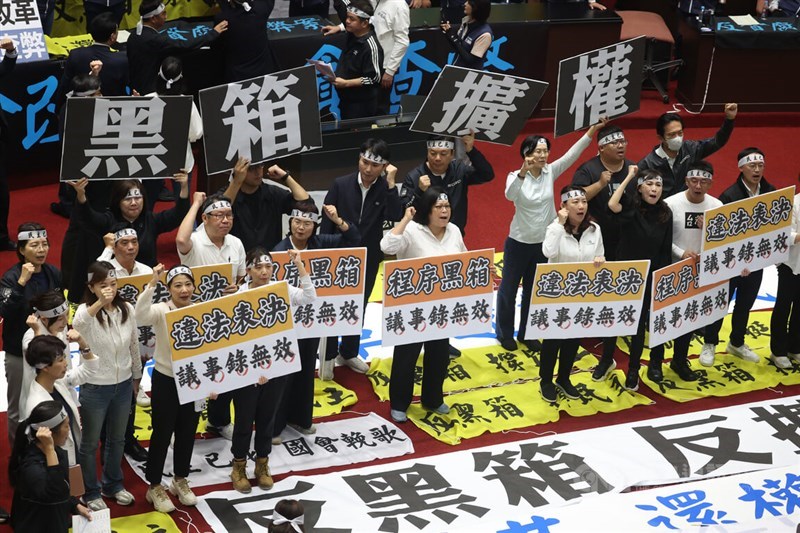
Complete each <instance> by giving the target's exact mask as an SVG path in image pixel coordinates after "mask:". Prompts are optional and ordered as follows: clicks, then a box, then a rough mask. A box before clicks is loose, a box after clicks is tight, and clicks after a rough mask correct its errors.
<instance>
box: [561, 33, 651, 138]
mask: <svg viewBox="0 0 800 533" xmlns="http://www.w3.org/2000/svg"><path fill="white" fill-rule="evenodd" d="M645 41H646V39H645V38H644V37H637V38H635V39H630V40H628V41H623V42H621V43H617V44H613V45H611V46H606V47H604V48H599V49H597V50H592V51H591V52H586V53H584V54H581V55H579V56H574V57H570V58H567V59H562V60H561V62H559V64H558V87H557V90H556V120H555V135H556V137H558V136H560V135H566V134H567V133H570V132H573V131H578V130H581V129H584V128H588V127H589V126H591V125H592V124H597V123H598V122H600V117H603V116H605V117H608V118H615V117H620V116H622V115H627V114H629V113H633V112H635V111H638V110H639V100H640V95H641V92H642V68H643V66H644V51H645V44H646V43H645Z"/></svg>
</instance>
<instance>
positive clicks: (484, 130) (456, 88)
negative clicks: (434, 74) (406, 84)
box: [411, 65, 549, 146]
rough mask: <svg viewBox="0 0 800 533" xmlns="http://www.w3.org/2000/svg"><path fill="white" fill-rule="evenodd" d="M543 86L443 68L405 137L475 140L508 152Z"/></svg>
mask: <svg viewBox="0 0 800 533" xmlns="http://www.w3.org/2000/svg"><path fill="white" fill-rule="evenodd" d="M548 85H549V84H548V83H547V82H544V81H537V80H529V79H527V78H519V77H517V76H509V75H507V74H498V73H495V72H485V71H481V70H472V69H468V68H464V67H454V66H453V65H446V66H445V67H444V69H442V71H441V72H440V73H439V77H438V78H436V82H435V83H434V84H433V88H432V89H431V91H430V93H428V96H427V97H426V98H425V102H424V103H423V104H422V107H421V108H420V110H419V113H417V116H416V118H415V119H414V123H413V124H411V131H418V132H422V133H430V134H434V135H446V136H450V137H460V136H462V135H468V134H469V132H470V131H473V132H475V138H476V139H478V140H481V141H488V142H493V143H498V144H505V145H506V146H511V145H512V144H514V141H515V140H516V138H517V135H519V132H520V131H522V128H523V127H524V126H525V121H526V120H528V117H530V116H531V114H532V113H533V110H534V109H535V108H536V104H538V103H539V100H540V99H541V98H542V95H543V94H544V92H545V91H546V90H547V86H548Z"/></svg>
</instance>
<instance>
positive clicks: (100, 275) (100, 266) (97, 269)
mask: <svg viewBox="0 0 800 533" xmlns="http://www.w3.org/2000/svg"><path fill="white" fill-rule="evenodd" d="M112 271H114V265H112V264H111V263H109V262H108V261H95V262H94V263H92V264H91V265H89V271H88V273H89V274H91V275H92V281H89V282H87V283H86V290H85V291H84V293H83V303H85V304H86V306H87V307H88V306H90V305H92V304H94V303H95V302H96V301H97V295H96V294H95V293H93V292H92V291H91V290H90V289H89V286H90V285H96V284H97V283H102V282H103V281H105V280H106V278H107V277H108V273H109V272H112ZM111 304H112V305H113V306H114V307H116V308H117V309H119V310H120V312H121V313H122V323H123V324H124V323H125V321H126V320H128V313H129V311H128V305H129V304H128V303H127V302H126V301H125V300H124V299H123V298H122V295H120V293H119V291H117V294H115V295H114V299H113V300H111ZM106 315H108V313H106V310H105V309H101V310H100V312H99V313H97V314H96V315H95V318H97V320H98V321H99V322H100V324H102V325H105V316H106Z"/></svg>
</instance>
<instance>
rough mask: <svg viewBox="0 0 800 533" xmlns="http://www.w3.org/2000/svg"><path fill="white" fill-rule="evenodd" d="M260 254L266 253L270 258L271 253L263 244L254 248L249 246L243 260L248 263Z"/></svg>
mask: <svg viewBox="0 0 800 533" xmlns="http://www.w3.org/2000/svg"><path fill="white" fill-rule="evenodd" d="M262 255H266V256H267V257H269V258H270V260H272V254H271V253H269V252H268V251H267V250H266V248H264V247H263V246H256V247H255V248H251V249H250V251H249V252H247V255H246V256H245V258H244V261H245V263H246V264H248V265H249V264H250V263H252V262H253V261H255V259H256V258H257V257H261V256H262Z"/></svg>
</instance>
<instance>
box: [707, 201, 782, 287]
mask: <svg viewBox="0 0 800 533" xmlns="http://www.w3.org/2000/svg"><path fill="white" fill-rule="evenodd" d="M793 200H794V187H786V188H784V189H781V190H779V191H773V192H768V193H764V194H759V195H758V196H754V197H752V198H745V199H744V200H739V201H738V202H733V203H730V204H725V205H723V206H720V207H716V208H714V209H709V210H708V211H706V212H705V214H704V215H703V242H702V247H701V249H702V253H701V254H700V263H701V265H702V268H701V269H700V286H701V287H705V286H706V285H709V284H711V283H715V282H717V281H725V280H727V279H731V278H734V277H736V276H739V275H740V274H741V273H742V270H744V269H747V270H749V271H751V272H755V271H756V270H761V269H762V268H764V267H766V266H769V265H774V264H777V263H782V262H784V261H786V259H787V258H788V257H789V246H791V244H792V243H791V242H790V240H791V239H790V234H791V226H792V202H793Z"/></svg>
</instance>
